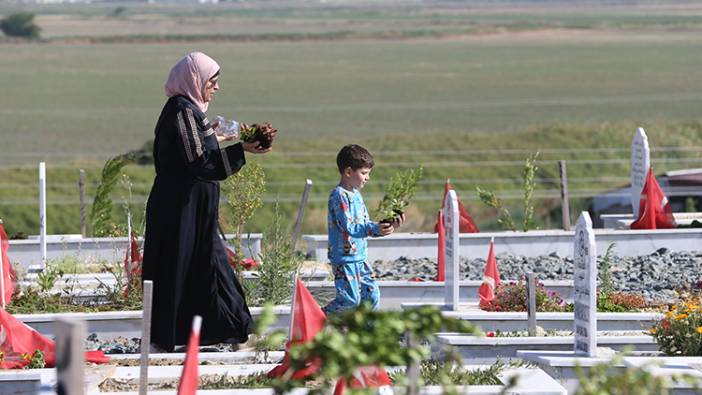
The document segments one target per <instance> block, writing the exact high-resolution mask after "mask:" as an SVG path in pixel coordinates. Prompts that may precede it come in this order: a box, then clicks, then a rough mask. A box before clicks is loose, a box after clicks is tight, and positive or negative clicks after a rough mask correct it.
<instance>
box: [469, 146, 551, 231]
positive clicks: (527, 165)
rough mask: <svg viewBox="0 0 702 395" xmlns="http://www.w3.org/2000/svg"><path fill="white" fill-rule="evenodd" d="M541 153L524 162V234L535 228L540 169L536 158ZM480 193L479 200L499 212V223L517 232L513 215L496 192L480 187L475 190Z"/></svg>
mask: <svg viewBox="0 0 702 395" xmlns="http://www.w3.org/2000/svg"><path fill="white" fill-rule="evenodd" d="M538 156H539V152H538V151H537V152H536V153H535V154H532V155H529V156H528V157H527V158H526V161H525V162H524V168H523V169H522V179H523V180H524V183H523V190H524V198H523V203H524V223H523V225H522V230H523V231H524V232H527V231H529V229H533V228H534V202H533V197H534V188H535V187H536V181H535V178H536V172H537V171H538V170H539V167H538V166H536V158H538ZM475 190H476V192H477V193H478V198H479V199H480V201H481V202H483V203H485V204H486V205H488V206H490V207H492V208H494V209H496V210H497V212H498V218H497V223H499V224H500V225H502V227H503V228H504V229H506V230H511V231H516V230H517V226H516V225H515V224H514V219H512V214H510V212H509V210H507V208H506V207H505V205H504V203H502V200H500V199H499V198H498V197H497V196H496V195H495V193H494V192H492V191H489V190H486V189H482V188H480V187H476V188H475Z"/></svg>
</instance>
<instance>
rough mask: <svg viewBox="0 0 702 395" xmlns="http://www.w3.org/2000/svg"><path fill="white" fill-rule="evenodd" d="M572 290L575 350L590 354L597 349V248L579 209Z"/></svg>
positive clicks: (585, 215)
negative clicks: (573, 288)
mask: <svg viewBox="0 0 702 395" xmlns="http://www.w3.org/2000/svg"><path fill="white" fill-rule="evenodd" d="M573 263H574V265H575V270H574V276H575V278H574V280H575V290H574V292H573V302H574V305H575V309H574V316H575V319H574V322H575V328H574V330H573V331H574V333H575V345H574V346H575V354H576V355H583V356H588V357H594V356H595V352H596V350H597V316H596V312H597V310H596V309H597V300H596V295H597V271H596V269H597V249H596V246H595V232H593V230H592V220H591V219H590V214H588V213H587V211H583V212H582V213H581V214H580V218H578V223H577V224H576V225H575V245H574V246H573Z"/></svg>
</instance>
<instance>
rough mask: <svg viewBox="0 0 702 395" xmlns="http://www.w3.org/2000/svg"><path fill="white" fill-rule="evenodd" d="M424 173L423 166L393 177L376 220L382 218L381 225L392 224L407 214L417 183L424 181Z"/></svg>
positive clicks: (401, 172)
mask: <svg viewBox="0 0 702 395" xmlns="http://www.w3.org/2000/svg"><path fill="white" fill-rule="evenodd" d="M422 172H423V169H422V166H419V167H418V168H416V169H408V170H405V171H400V172H398V173H396V174H395V175H394V176H392V178H391V179H390V184H389V185H388V188H387V189H386V191H385V196H383V199H382V200H381V201H380V204H379V205H378V210H377V212H376V218H382V220H381V221H380V222H381V223H391V222H393V221H395V220H397V219H398V218H399V217H400V216H401V215H402V214H403V213H404V212H405V207H407V206H408V205H409V201H410V199H412V196H414V193H415V191H416V190H417V183H418V182H419V180H421V179H422Z"/></svg>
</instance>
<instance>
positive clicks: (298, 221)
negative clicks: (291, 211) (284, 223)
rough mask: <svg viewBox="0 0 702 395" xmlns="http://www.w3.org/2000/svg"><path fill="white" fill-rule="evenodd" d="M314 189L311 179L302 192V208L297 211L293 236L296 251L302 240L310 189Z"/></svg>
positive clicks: (293, 246) (293, 245)
mask: <svg viewBox="0 0 702 395" xmlns="http://www.w3.org/2000/svg"><path fill="white" fill-rule="evenodd" d="M311 188H312V180H310V179H309V178H308V179H307V180H305V190H304V191H303V192H302V200H301V201H300V208H299V209H298V210H297V219H296V220H295V227H294V228H293V234H292V248H293V249H295V244H297V239H299V238H300V232H301V230H302V218H303V217H304V216H305V206H306V205H307V198H308V197H309V195H310V189H311Z"/></svg>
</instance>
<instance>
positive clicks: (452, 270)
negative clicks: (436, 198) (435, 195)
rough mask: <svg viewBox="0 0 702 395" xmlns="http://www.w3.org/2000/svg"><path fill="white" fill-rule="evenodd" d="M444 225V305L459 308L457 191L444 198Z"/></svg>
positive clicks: (453, 308)
mask: <svg viewBox="0 0 702 395" xmlns="http://www.w3.org/2000/svg"><path fill="white" fill-rule="evenodd" d="M443 217H444V227H445V229H446V238H445V242H444V243H445V245H444V254H445V255H444V262H445V265H446V281H445V282H444V287H445V288H444V305H445V307H446V308H447V309H448V310H453V311H456V310H458V285H459V283H458V282H459V281H460V278H459V277H458V276H459V273H460V262H459V259H458V258H459V256H458V252H459V250H458V248H459V246H458V241H459V240H458V221H459V217H458V198H457V197H456V192H455V191H453V190H450V191H449V192H448V193H447V194H446V199H445V200H444V212H443Z"/></svg>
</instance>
